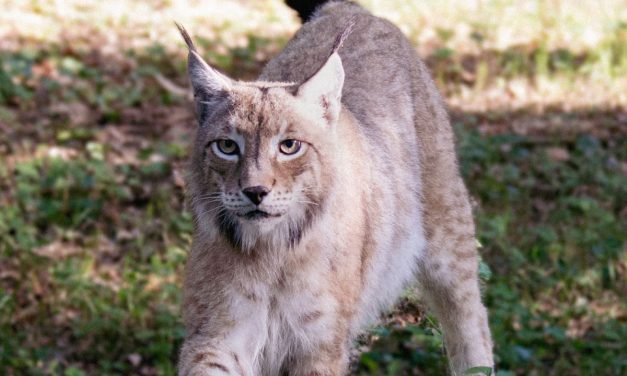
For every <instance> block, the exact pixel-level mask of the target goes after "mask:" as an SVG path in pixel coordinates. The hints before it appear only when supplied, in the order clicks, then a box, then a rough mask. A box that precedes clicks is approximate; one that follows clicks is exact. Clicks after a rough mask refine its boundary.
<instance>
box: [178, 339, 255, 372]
mask: <svg viewBox="0 0 627 376" xmlns="http://www.w3.org/2000/svg"><path fill="white" fill-rule="evenodd" d="M223 347H224V346H221V345H211V344H209V343H208V342H207V341H206V339H204V338H202V337H192V338H190V339H188V340H186V341H185V344H184V345H183V348H182V350H181V359H180V364H179V375H180V376H201V375H202V376H214V375H215V376H226V375H250V376H252V375H253V374H254V373H253V370H252V367H251V364H250V362H249V361H246V358H245V357H244V356H243V354H241V353H240V354H238V352H236V351H235V350H230V349H227V350H226V351H225V350H224V349H223Z"/></svg>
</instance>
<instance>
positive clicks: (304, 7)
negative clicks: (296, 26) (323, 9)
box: [285, 0, 329, 22]
mask: <svg viewBox="0 0 627 376" xmlns="http://www.w3.org/2000/svg"><path fill="white" fill-rule="evenodd" d="M327 1H329V0H285V3H286V4H287V5H288V6H289V7H290V8H292V9H294V10H295V11H296V12H298V17H300V19H301V20H302V21H303V22H307V21H309V19H310V18H311V16H312V15H313V14H314V12H315V11H316V9H317V8H318V7H319V6H320V5H322V4H324V3H326V2H327Z"/></svg>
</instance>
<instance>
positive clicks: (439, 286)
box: [179, 1, 493, 376]
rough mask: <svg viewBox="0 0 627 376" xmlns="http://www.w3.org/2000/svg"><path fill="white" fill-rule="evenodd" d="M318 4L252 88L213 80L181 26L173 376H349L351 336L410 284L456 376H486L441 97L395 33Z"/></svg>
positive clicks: (468, 223)
mask: <svg viewBox="0 0 627 376" xmlns="http://www.w3.org/2000/svg"><path fill="white" fill-rule="evenodd" d="M321 3H324V4H322V5H321V6H320V7H318V9H317V10H316V12H315V13H314V14H312V15H307V16H309V17H308V18H309V20H308V22H306V23H305V24H304V25H303V27H302V28H301V29H300V30H299V31H298V33H297V34H296V35H295V36H294V38H293V39H292V40H291V41H290V42H289V43H288V45H287V47H286V48H285V50H284V51H283V52H282V53H281V54H279V56H277V57H276V58H275V59H274V60H272V61H271V62H270V63H269V64H268V65H267V66H266V67H265V69H264V71H263V72H262V74H261V76H260V77H259V80H258V81H256V82H239V81H234V80H232V79H230V78H228V77H226V76H224V75H222V74H221V73H219V72H217V71H216V70H214V69H212V68H211V67H210V66H209V65H207V64H206V63H205V62H204V61H203V59H202V58H201V57H200V55H199V54H198V52H197V51H196V49H195V48H194V45H193V43H192V41H191V39H190V37H189V36H188V35H187V33H186V32H185V31H184V30H183V29H182V28H181V32H182V34H183V36H184V38H185V40H186V42H187V44H188V46H189V49H190V51H189V76H190V81H191V83H192V87H193V90H194V96H195V104H196V112H197V117H198V122H199V126H198V129H197V136H196V139H195V144H194V147H193V152H192V157H191V162H190V173H189V177H188V193H189V203H190V208H191V210H192V214H193V217H194V221H195V230H194V239H193V246H192V251H191V254H190V256H189V261H188V264H187V269H186V278H185V286H184V302H183V313H184V320H185V325H186V331H187V333H186V338H185V342H184V344H183V348H182V350H181V356H180V362H179V374H181V375H268V376H275V375H282V374H288V375H308V376H313V375H317V376H326V375H329V376H330V375H343V374H346V373H347V372H348V359H349V350H350V346H351V342H352V340H353V339H354V338H355V336H356V335H357V334H359V333H360V331H361V330H363V329H364V328H365V327H366V326H367V325H369V324H372V323H373V322H374V321H375V320H376V319H377V318H378V317H379V315H380V314H381V312H382V311H384V310H386V309H389V308H390V307H391V306H392V305H393V304H394V303H395V301H396V300H397V298H398V297H399V295H400V294H401V292H402V291H403V289H404V288H405V287H407V286H408V285H409V284H411V283H413V281H415V280H416V278H417V279H418V281H419V282H420V286H421V288H422V290H423V292H424V296H425V298H426V300H427V302H428V304H429V306H430V308H431V309H432V310H433V312H434V314H435V315H436V316H437V318H438V320H439V321H440V323H441V324H442V328H443V333H444V341H445V345H446V348H447V354H448V356H449V358H450V363H451V370H452V372H454V373H456V374H459V375H461V374H463V372H464V371H465V370H466V369H468V368H470V367H475V366H487V367H492V364H493V360H492V343H491V339H490V332H489V328H488V323H487V314H486V310H485V308H484V307H483V305H482V303H481V299H480V295H479V283H478V279H477V251H476V242H475V230H474V224H473V218H472V213H471V208H470V204H469V199H468V194H467V191H466V188H465V186H464V183H463V181H462V179H461V177H460V175H459V171H458V165H457V158H456V155H455V145H454V138H453V132H452V130H451V127H450V124H449V121H448V118H447V114H446V112H445V109H444V105H443V103H442V100H441V98H440V95H439V94H438V92H437V90H436V88H435V86H434V84H433V82H432V80H431V78H430V77H429V73H428V72H427V69H426V68H425V66H424V64H423V63H422V62H421V61H420V60H419V59H418V57H417V56H416V54H415V52H414V50H413V49H412V46H411V45H410V43H409V42H408V41H407V39H406V38H405V37H404V36H403V35H402V33H401V32H400V31H399V30H398V29H397V28H396V27H395V26H393V25H392V24H390V23H389V22H387V21H384V20H382V19H380V18H377V17H374V16H373V15H371V14H370V13H369V12H368V11H366V10H365V9H364V8H362V7H361V6H359V5H356V4H354V3H351V2H347V1H329V2H326V3H325V2H321ZM347 26H349V27H348V29H347ZM350 27H352V32H351V30H350ZM340 46H341V48H340Z"/></svg>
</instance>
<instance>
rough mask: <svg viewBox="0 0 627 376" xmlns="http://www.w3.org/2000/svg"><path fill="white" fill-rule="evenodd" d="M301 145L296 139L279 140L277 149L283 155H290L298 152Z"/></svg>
mask: <svg viewBox="0 0 627 376" xmlns="http://www.w3.org/2000/svg"><path fill="white" fill-rule="evenodd" d="M300 147H301V142H300V141H297V140H285V141H281V144H280V145H279V150H280V151H281V153H283V154H285V155H292V154H296V153H298V151H299V150H300Z"/></svg>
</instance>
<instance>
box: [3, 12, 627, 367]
mask: <svg viewBox="0 0 627 376" xmlns="http://www.w3.org/2000/svg"><path fill="white" fill-rule="evenodd" d="M360 2H362V3H363V4H365V5H366V6H367V7H368V8H369V9H371V10H373V11H374V12H375V13H376V14H378V15H381V16H384V17H386V18H388V19H390V20H392V21H393V22H395V23H396V24H397V25H399V26H400V27H401V28H402V29H403V31H404V32H405V33H406V34H407V35H408V36H409V37H410V38H411V40H412V41H413V42H415V45H416V48H417V50H418V51H419V53H420V55H421V56H422V57H424V58H425V59H426V60H427V62H428V64H429V66H430V67H431V69H432V71H433V74H434V77H435V78H436V80H437V83H438V85H439V87H440V89H441V90H442V91H443V92H444V93H445V96H446V97H447V101H448V103H449V105H450V110H451V116H452V122H453V124H454V127H455V129H456V131H457V135H458V142H459V152H460V158H461V164H462V172H463V174H464V176H465V178H466V181H467V183H468V186H469V189H470V191H471V193H472V196H473V199H474V205H475V214H476V218H477V224H478V235H479V240H480V242H481V244H482V245H483V248H482V255H483V260H484V262H483V263H482V264H481V277H482V279H483V280H484V282H485V301H486V303H487V305H488V307H489V310H490V313H491V317H490V319H491V327H492V330H493V335H494V340H495V345H496V348H495V352H496V359H497V365H498V372H497V374H498V375H500V376H507V375H590V374H595V375H624V374H627V358H626V357H625V354H627V345H626V344H627V341H625V338H627V326H626V323H625V319H626V312H627V306H626V300H625V296H626V292H627V285H626V283H625V277H626V273H627V272H626V269H627V257H626V252H625V250H626V244H627V243H626V238H627V2H625V1H623V0H596V1H593V0H579V1H569V0H564V1H560V0H527V1H505V0H490V1H489V0H475V1H461V0H459V1H456V0H448V1H435V0H430V1H401V0H390V1H377V0H364V1H360ZM0 9H2V12H0V373H1V374H4V375H23V374H32V375H67V376H70V375H72V376H76V375H88V374H89V375H113V374H136V375H170V374H173V373H174V362H175V360H176V357H177V349H178V347H179V345H180V341H181V339H182V336H183V331H182V327H181V323H180V318H179V308H178V304H179V296H180V283H181V281H180V276H181V271H182V267H183V264H184V262H185V259H186V250H187V249H188V247H189V241H190V232H191V224H190V216H189V214H188V213H187V212H186V211H185V210H184V206H183V196H184V194H183V183H182V178H181V176H182V175H183V174H184V172H183V171H184V161H185V157H186V155H187V150H188V147H187V145H188V142H189V140H190V137H191V136H192V134H193V131H194V126H195V125H194V118H193V113H192V107H191V106H190V103H189V101H188V100H187V99H186V98H185V92H181V90H179V89H178V88H180V87H186V86H187V82H186V78H185V53H186V51H185V48H184V45H183V43H182V42H181V41H180V39H179V37H178V36H177V34H176V30H175V27H174V25H173V23H172V20H178V21H180V22H181V23H183V24H184V25H186V26H187V28H188V29H189V30H190V32H192V33H193V34H194V35H195V36H196V39H197V41H198V45H199V46H200V49H201V51H202V54H203V55H204V56H206V58H207V59H208V60H209V61H210V62H211V63H212V64H214V65H215V66H217V67H219V68H220V69H222V70H224V71H226V72H227V73H229V74H231V75H233V76H236V77H240V78H244V79H250V78H252V77H254V76H255V74H256V72H258V71H259V69H260V68H261V67H262V66H263V64H264V62H266V61H267V60H268V59H269V58H271V56H273V55H274V54H276V53H277V52H278V51H279V50H280V49H281V47H282V46H283V45H284V44H285V43H286V42H287V40H288V39H289V37H290V36H291V35H292V33H293V32H294V31H295V30H296V29H297V28H298V22H297V20H296V18H295V17H294V15H293V14H292V13H291V11H290V10H288V9H287V7H285V6H284V5H283V3H282V2H281V1H279V0H272V1H270V0H267V1H244V0H240V1H237V0H232V1H228V2H227V1H224V2H223V1H220V2H218V1H200V0H197V1H192V0H188V1H170V0H154V1H147V0H146V1H133V2H127V1H122V0H110V1H96V0H67V1H60V0H57V1H44V0H41V1H40V0H24V1H13V0H0ZM445 369H446V366H445V360H444V356H443V350H442V341H441V335H440V331H439V329H438V326H437V323H436V322H435V321H434V319H433V318H432V317H430V316H428V315H425V313H424V311H423V309H422V307H421V304H420V301H419V299H417V297H416V294H415V293H414V292H411V291H410V292H408V293H407V297H406V298H404V299H403V301H402V302H401V304H400V306H399V308H398V309H397V310H395V311H394V312H392V313H391V314H390V315H389V316H388V317H387V319H386V320H385V321H384V323H383V325H381V326H379V327H376V328H373V329H372V331H371V332H370V333H369V334H368V335H365V336H363V338H361V339H360V341H359V344H358V346H357V350H355V353H354V362H353V371H354V373H355V374H362V375H367V374H372V375H423V374H430V375H431V374H444V373H445Z"/></svg>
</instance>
